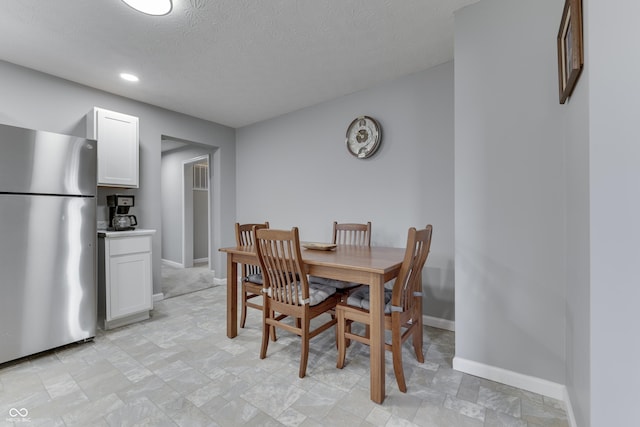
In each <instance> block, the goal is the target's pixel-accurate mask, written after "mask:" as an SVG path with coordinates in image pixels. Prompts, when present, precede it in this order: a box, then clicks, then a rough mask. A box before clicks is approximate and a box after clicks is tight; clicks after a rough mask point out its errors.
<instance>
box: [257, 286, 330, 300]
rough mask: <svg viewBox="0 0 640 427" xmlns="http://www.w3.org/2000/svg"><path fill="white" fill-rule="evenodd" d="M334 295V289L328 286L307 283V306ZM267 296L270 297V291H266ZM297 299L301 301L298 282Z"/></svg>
mask: <svg viewBox="0 0 640 427" xmlns="http://www.w3.org/2000/svg"><path fill="white" fill-rule="evenodd" d="M335 293H336V288H332V287H330V286H319V285H314V284H313V283H309V305H317V304H320V303H321V302H322V301H324V300H326V299H327V298H329V297H330V296H331V295H333V294H335ZM267 294H268V295H271V289H268V290H267ZM298 298H300V299H302V289H300V282H298Z"/></svg>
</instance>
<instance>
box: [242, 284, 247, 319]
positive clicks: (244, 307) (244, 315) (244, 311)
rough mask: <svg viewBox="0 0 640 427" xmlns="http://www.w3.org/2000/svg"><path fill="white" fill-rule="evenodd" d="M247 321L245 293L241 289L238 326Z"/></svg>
mask: <svg viewBox="0 0 640 427" xmlns="http://www.w3.org/2000/svg"><path fill="white" fill-rule="evenodd" d="M246 321H247V293H246V292H245V290H244V289H243V290H242V312H241V313H240V327H241V328H244V324H245V322H246Z"/></svg>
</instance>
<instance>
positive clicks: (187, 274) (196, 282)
mask: <svg viewBox="0 0 640 427" xmlns="http://www.w3.org/2000/svg"><path fill="white" fill-rule="evenodd" d="M160 270H161V272H162V277H161V283H160V290H161V291H162V294H163V296H164V298H173V297H175V296H178V295H184V294H188V293H190V292H195V291H200V290H202V289H206V288H210V287H211V286H213V279H214V277H213V271H211V270H209V265H208V264H207V263H198V264H194V266H193V267H190V268H179V267H174V266H172V265H170V264H167V263H164V262H163V263H162V266H161V268H160Z"/></svg>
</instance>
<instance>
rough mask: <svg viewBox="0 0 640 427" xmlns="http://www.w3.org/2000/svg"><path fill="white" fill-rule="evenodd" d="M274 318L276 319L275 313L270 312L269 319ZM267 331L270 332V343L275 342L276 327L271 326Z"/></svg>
mask: <svg viewBox="0 0 640 427" xmlns="http://www.w3.org/2000/svg"><path fill="white" fill-rule="evenodd" d="M275 317H276V313H274V312H273V311H271V318H272V319H275ZM269 330H270V335H271V341H276V340H277V339H278V337H276V327H275V326H271V328H269Z"/></svg>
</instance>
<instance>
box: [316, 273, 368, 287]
mask: <svg viewBox="0 0 640 427" xmlns="http://www.w3.org/2000/svg"><path fill="white" fill-rule="evenodd" d="M309 283H315V284H317V285H322V286H330V287H332V288H336V289H350V288H355V287H357V286H360V285H361V284H360V283H354V282H344V281H342V280H335V279H327V278H326V277H318V276H309Z"/></svg>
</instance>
